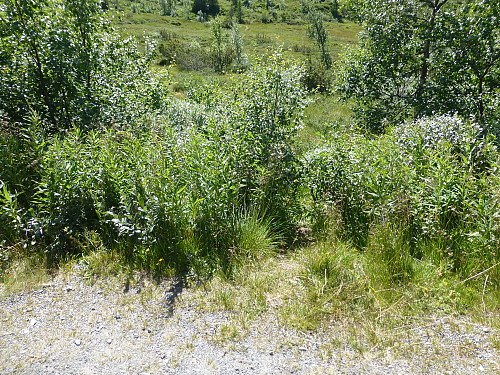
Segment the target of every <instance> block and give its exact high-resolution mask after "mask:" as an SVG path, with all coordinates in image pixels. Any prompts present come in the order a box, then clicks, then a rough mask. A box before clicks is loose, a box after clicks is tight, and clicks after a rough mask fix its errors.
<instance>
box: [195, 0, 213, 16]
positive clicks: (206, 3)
mask: <svg viewBox="0 0 500 375" xmlns="http://www.w3.org/2000/svg"><path fill="white" fill-rule="evenodd" d="M200 10H201V11H202V12H203V13H205V14H209V15H211V16H216V15H217V14H219V12H220V7H219V2H218V1H217V0H194V1H193V7H192V9H191V12H193V13H194V14H197V13H198V12H199V11H200Z"/></svg>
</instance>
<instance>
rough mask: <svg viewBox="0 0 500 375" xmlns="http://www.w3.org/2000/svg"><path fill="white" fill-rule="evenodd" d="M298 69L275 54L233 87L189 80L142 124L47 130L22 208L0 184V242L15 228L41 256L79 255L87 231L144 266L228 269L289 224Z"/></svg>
mask: <svg viewBox="0 0 500 375" xmlns="http://www.w3.org/2000/svg"><path fill="white" fill-rule="evenodd" d="M302 74H303V70H302V68H300V67H297V66H295V65H293V64H291V63H290V62H288V61H286V60H285V59H283V57H282V56H281V55H280V54H275V55H273V56H270V57H269V58H268V61H267V62H266V63H263V62H261V63H260V64H257V65H255V66H254V67H253V68H252V69H251V70H250V71H249V72H248V73H246V74H245V75H242V76H240V77H239V78H238V80H236V79H235V82H234V85H232V88H236V89H237V90H233V91H231V92H229V93H224V92H223V91H220V90H219V89H220V88H221V87H219V86H214V87H212V88H211V89H210V88H209V87H199V88H192V89H191V90H190V92H189V95H190V96H191V98H192V99H191V100H174V99H172V100H171V101H170V103H168V104H166V105H167V106H166V108H165V110H164V112H163V113H162V114H157V115H155V116H154V117H153V114H151V115H150V117H147V118H145V117H143V118H142V122H141V123H134V122H132V121H127V125H126V126H124V125H123V126H121V127H118V126H116V127H112V128H109V129H102V130H99V131H91V132H83V131H81V130H78V129H73V130H71V131H69V132H67V134H66V135H65V137H64V138H61V139H58V138H55V139H53V140H51V141H50V144H49V145H47V146H45V147H46V150H44V152H43V154H42V155H40V160H39V163H40V169H39V174H38V179H37V180H36V181H35V183H34V186H35V187H36V194H35V195H34V199H33V198H31V199H30V201H28V203H29V210H27V209H23V207H19V205H18V203H17V200H16V195H15V194H12V193H10V192H9V190H7V189H6V188H5V187H4V189H3V196H2V201H1V204H0V207H1V209H2V211H1V214H2V216H1V220H2V223H4V224H5V226H4V227H3V228H5V231H6V232H8V233H6V234H5V236H7V235H9V236H12V237H13V240H11V239H10V237H9V238H7V237H6V240H7V239H8V241H9V244H10V243H11V242H12V241H14V240H16V237H17V236H16V234H15V231H17V230H19V228H22V229H23V231H24V232H25V237H26V238H25V243H27V244H28V245H29V247H30V248H31V247H34V248H43V249H44V251H45V253H46V254H47V257H48V261H49V264H51V262H57V261H58V260H60V259H64V258H65V257H66V256H67V255H68V254H75V253H80V252H81V251H82V250H83V248H84V245H82V244H83V243H85V241H86V238H87V237H86V236H87V235H86V233H89V232H93V233H96V235H98V236H99V237H100V238H101V239H102V241H103V242H104V245H105V247H106V248H108V249H114V250H116V251H119V252H120V254H123V257H124V259H129V260H130V261H131V262H132V263H134V262H135V263H137V264H140V265H141V267H144V268H147V269H149V270H150V271H152V272H158V273H161V272H163V271H162V270H165V269H169V268H174V269H176V270H178V271H186V270H192V271H193V272H195V273H197V274H200V275H208V274H210V273H212V272H214V271H216V270H220V271H221V272H222V273H224V274H226V275H230V274H231V272H232V271H233V269H234V266H235V265H237V264H241V263H244V262H245V259H250V258H251V259H258V258H260V256H261V255H262V254H267V253H270V252H272V251H274V248H275V243H276V240H275V238H277V235H278V234H281V233H282V232H284V231H285V230H286V229H287V228H290V227H291V226H292V225H293V222H292V214H291V212H290V208H291V207H293V205H294V204H295V199H294V192H295V187H294V185H293V183H294V173H295V170H294V162H295V158H294V155H293V152H292V143H293V140H294V135H295V133H296V130H297V128H298V126H299V124H300V119H301V116H302V113H303V110H304V107H305V105H306V103H307V99H306V93H305V91H304V89H303V88H302V85H301V79H302V77H301V75H302ZM207 89H208V90H207ZM270 95H271V96H270ZM138 105H140V103H139V104H138ZM9 244H7V242H5V246H7V245H9ZM146 249H147V251H146ZM160 259H161V260H160Z"/></svg>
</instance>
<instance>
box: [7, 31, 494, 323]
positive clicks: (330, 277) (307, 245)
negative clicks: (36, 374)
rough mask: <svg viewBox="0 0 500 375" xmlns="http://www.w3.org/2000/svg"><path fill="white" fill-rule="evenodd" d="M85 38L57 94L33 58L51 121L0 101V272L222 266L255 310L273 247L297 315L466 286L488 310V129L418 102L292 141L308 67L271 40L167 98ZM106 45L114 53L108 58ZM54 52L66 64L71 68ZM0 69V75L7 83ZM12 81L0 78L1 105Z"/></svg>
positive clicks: (181, 271) (464, 294)
mask: <svg viewBox="0 0 500 375" xmlns="http://www.w3.org/2000/svg"><path fill="white" fill-rule="evenodd" d="M68 30H69V29H68ZM52 37H53V35H52V34H50V35H49V36H47V38H49V39H50V38H52ZM101 42H102V44H99V45H97V44H96V46H95V48H103V50H105V51H107V52H108V53H109V54H108V55H104V57H103V60H102V61H100V62H96V65H93V66H92V69H91V70H89V71H88V74H89V77H91V78H92V79H90V78H89V79H88V82H90V83H91V84H90V83H89V85H90V86H85V85H84V86H79V85H75V86H74V88H75V92H73V91H72V94H74V95H73V96H72V98H73V99H72V100H70V101H69V102H68V103H70V104H68V103H66V104H64V103H62V102H60V101H58V100H59V99H57V100H56V99H55V98H59V96H58V95H59V94H60V93H61V92H64V90H62V89H61V86H59V85H58V84H57V82H58V79H59V77H60V75H59V73H60V72H59V71H58V70H57V69H55V70H53V71H50V70H48V71H49V73H51V74H48V75H47V76H46V77H47V79H50V82H51V84H52V86H51V88H52V89H53V91H51V93H50V94H52V95H53V99H54V108H55V109H56V112H55V113H56V115H57V116H56V118H59V117H60V118H64V119H65V121H64V124H62V125H61V126H60V127H59V128H57V122H56V123H53V122H51V117H52V116H49V112H50V111H48V108H47V106H46V104H45V103H44V102H43V101H42V100H41V99H40V98H39V97H38V99H36V100H35V99H32V100H33V103H32V104H33V105H29V104H30V103H28V105H27V106H26V108H24V107H23V108H24V110H23V111H21V112H20V111H17V112H16V111H14V112H12V113H16V114H17V115H18V116H19V118H15V119H14V118H13V117H12V116H9V112H3V113H0V114H1V115H2V118H1V121H2V122H1V133H0V165H1V166H2V168H1V169H0V251H1V253H0V256H1V257H0V270H1V276H2V278H3V279H4V280H8V279H9V278H10V277H12V275H15V274H16V271H15V268H16V266H17V265H18V264H19V261H20V260H22V259H29V260H30V262H31V261H32V260H33V259H37V260H38V261H40V262H41V263H42V264H43V266H44V267H46V268H49V269H54V268H57V267H59V266H61V265H62V264H64V263H65V262H67V261H68V260H71V259H77V260H81V259H83V261H82V262H83V263H86V264H87V266H88V267H89V269H93V270H98V269H99V262H109V263H118V264H121V265H122V266H123V268H124V269H127V270H128V271H130V270H141V271H147V272H150V273H151V274H153V275H156V276H158V277H161V276H165V275H174V274H175V275H179V276H186V275H190V276H193V277H197V278H202V279H205V280H207V279H212V280H219V279H222V280H226V281H227V280H229V281H231V280H232V281H235V282H236V283H240V284H241V285H244V286H246V287H247V290H249V291H250V292H249V293H250V294H251V296H250V297H249V298H248V301H250V302H248V303H253V305H252V306H261V307H262V308H263V309H265V307H266V306H267V302H266V297H265V293H271V294H272V291H271V289H272V288H274V289H276V288H281V285H282V284H280V283H281V281H280V278H281V277H282V276H280V275H281V274H280V275H278V274H277V273H276V272H278V271H277V270H275V271H276V272H275V273H273V272H268V273H266V272H267V271H266V267H264V266H263V267H264V268H263V274H262V275H258V270H256V268H258V267H260V265H266V264H269V263H271V264H272V263H273V259H274V260H275V259H277V258H276V257H274V258H273V255H275V254H276V253H278V252H281V253H283V254H286V256H287V257H289V259H290V262H292V263H293V264H294V265H295V266H294V267H295V268H293V269H291V270H290V275H293V276H294V278H295V279H296V280H298V281H297V284H296V290H294V289H293V288H292V289H290V290H289V289H286V288H285V289H283V290H282V291H283V294H282V295H281V296H279V298H285V299H287V301H288V302H289V303H288V304H285V307H283V309H282V310H281V313H282V314H283V316H284V319H285V320H287V321H292V322H294V324H296V325H298V326H302V327H303V328H312V327H313V326H315V324H316V323H317V322H319V321H321V319H323V318H324V317H326V316H332V315H333V316H336V314H342V313H343V312H346V311H354V310H356V309H360V311H361V310H362V311H366V309H368V310H370V309H372V310H371V311H376V310H378V311H381V310H384V309H386V308H387V306H393V305H391V304H393V303H394V301H395V300H397V301H400V300H403V301H406V306H410V307H411V308H412V309H419V308H432V307H435V306H436V305H433V301H438V300H439V301H441V300H442V299H443V298H444V299H445V301H444V302H443V303H438V304H437V306H440V307H442V306H444V305H450V304H451V305H453V306H454V308H456V307H459V308H469V307H471V306H473V305H474V304H477V301H478V300H479V299H481V298H482V299H481V301H482V303H483V305H484V307H485V309H486V302H487V303H488V304H490V305H491V306H492V307H494V308H496V307H497V305H496V302H494V299H493V298H490V297H489V296H491V295H494V293H495V291H496V290H497V289H498V286H499V285H500V267H499V264H500V254H499V245H500V244H499V241H500V204H499V203H500V201H499V199H500V196H499V190H500V181H499V177H500V176H499V153H498V149H497V143H498V141H497V139H496V138H495V136H494V135H493V134H492V133H494V132H492V131H491V130H492V128H491V127H489V128H488V129H483V128H482V126H481V125H480V124H479V122H476V121H473V120H470V119H463V118H460V117H459V116H457V115H440V116H438V115H435V116H430V117H421V118H419V119H417V120H414V119H408V120H407V121H405V122H402V123H400V124H393V126H392V127H389V126H387V128H386V129H385V131H384V132H382V133H380V134H376V135H375V134H371V133H367V132H366V131H361V130H359V129H358V128H357V127H356V126H355V124H353V122H352V121H351V118H350V117H349V116H345V115H340V116H339V118H342V121H337V122H336V123H333V122H329V123H328V121H326V120H324V119H321V120H315V119H307V121H308V124H309V125H308V129H305V130H306V132H301V133H300V134H307V131H310V132H314V131H316V132H317V133H318V134H314V136H311V139H299V138H298V136H297V134H299V130H300V129H301V128H302V127H303V126H304V114H305V112H306V109H307V107H308V105H309V104H311V101H312V100H311V96H310V94H309V93H308V91H307V90H306V89H305V87H304V82H305V81H307V79H308V77H309V78H310V74H309V76H308V72H307V69H306V68H304V65H303V64H301V63H298V62H296V61H293V60H291V59H289V58H288V57H287V55H286V53H284V52H283V51H282V50H280V49H278V50H277V51H275V52H273V53H270V54H268V55H266V56H262V57H255V58H254V59H253V60H252V63H251V64H250V65H249V66H247V67H246V70H245V71H244V72H240V73H237V74H234V75H226V76H225V77H224V78H223V79H217V78H214V79H211V80H210V79H208V80H206V82H208V83H201V80H200V81H196V80H194V79H193V80H190V81H186V84H185V86H186V87H184V88H183V91H184V93H183V94H184V95H185V97H183V98H182V99H180V98H178V97H177V96H175V95H173V94H171V93H169V92H168V90H167V87H168V85H169V83H170V81H169V79H168V77H166V76H165V74H164V71H158V69H154V70H152V69H151V67H150V64H151V62H152V59H151V58H150V56H149V57H148V58H144V59H142V58H138V57H139V56H140V54H139V52H137V50H136V49H134V48H135V47H133V43H132V42H130V41H129V42H127V43H128V44H127V43H125V44H122V42H119V41H118V39H112V38H111V39H109V38H103V39H102V40H101ZM103 46H104V47H105V48H104V47H103ZM115 47H116V48H115ZM110 51H111V52H110ZM113 51H114V52H113ZM124 51H133V54H128V53H125V52H124ZM115 52H116V53H118V54H119V57H120V58H121V59H122V60H121V61H122V62H123V64H115V63H113V62H112V60H113V59H111V57H113V56H114V55H113V53H115ZM44 53H46V54H47V55H48V54H50V48H49V50H47V51H45V52H44ZM26 56H28V55H26V54H24V55H23V54H22V53H20V54H19V56H18V57H19V61H18V63H20V64H21V63H22V61H23V60H22V58H23V57H25V58H26V64H25V65H22V64H21V65H22V66H24V68H25V72H26V76H27V77H29V78H30V79H29V80H28V81H27V82H26V85H29V84H30V83H31V82H32V81H33V82H34V81H36V70H32V71H30V69H34V68H33V66H30V64H29V58H28V57H26ZM115 57H116V56H115ZM106 58H110V60H109V61H107V60H106ZM16 61H17V60H16ZM49 63H50V61H48V62H44V64H47V65H49ZM68 64H69V65H68V67H67V70H65V71H66V72H67V71H71V69H75V71H77V72H79V70H78V69H81V66H80V65H72V64H71V63H68ZM99 64H102V65H99ZM70 68H71V69H70ZM52 73H53V74H52ZM80 73H81V72H80ZM9 74H11V75H10V76H8V77H7V76H6V77H7V78H8V79H4V80H3V81H2V84H4V85H10V84H12V82H14V81H16V80H17V78H18V77H17V76H16V75H15V71H14V70H9ZM75 80H76V78H75ZM16 82H17V81H16ZM92 85H93V86H92ZM16 87H17V86H16ZM71 87H73V86H71ZM88 87H96V88H97V87H99V90H97V92H96V94H95V95H93V96H92V97H91V99H92V100H90V99H89V101H87V102H86V103H84V104H86V105H88V104H89V103H91V104H92V105H91V106H90V108H91V109H92V113H90V114H89V116H83V115H82V113H84V112H86V108H87V107H85V106H84V107H79V106H78V103H77V99H78V98H79V95H78V92H79V91H78V90H80V89H81V90H83V91H85V90H87V89H88ZM21 91H22V90H21ZM21 91H18V92H12V94H13V95H14V94H16V95H14V96H15V100H14V101H15V103H17V105H19V106H21V104H19V103H21V102H22V100H23V95H22V92H21ZM47 95H48V94H47ZM34 98H36V95H34ZM48 98H50V95H48ZM89 98H90V97H89ZM30 100H31V99H30ZM37 100H38V101H37ZM321 100H324V98H321V99H320V101H321ZM4 102H5V103H7V99H5V98H4ZM5 103H3V104H5ZM66 105H68V107H66ZM327 107H328V108H330V106H329V105H327ZM3 108H5V110H7V109H8V106H6V105H5V106H4V107H3ZM68 108H69V109H71V110H70V111H69V110H67V109H68ZM330 115H331V114H330V113H327V115H326V117H327V118H328V116H330ZM315 121H316V122H315ZM327 123H328V124H327ZM313 128H314V129H313ZM311 129H313V130H311ZM319 133H321V134H319ZM96 254H100V256H96ZM103 254H107V256H104V255H103ZM89 262H90V264H89ZM266 262H267V263H266ZM297 265H298V266H297ZM116 269H117V268H114V267H113V270H114V271H116ZM249 270H250V271H251V272H254V273H253V276H249V274H248V272H249ZM252 270H253V271H252ZM285 271H286V270H285ZM117 272H118V271H117ZM96 273H99V272H98V271H96ZM256 274H257V276H255V275H256ZM266 275H267V276H266ZM214 276H215V278H214ZM268 276H269V277H270V278H269V277H268ZM259 277H261V278H262V280H263V281H262V283H263V284H262V285H260V286H259V284H255V281H256V280H258V279H259ZM273 277H275V278H276V280H274V281H276V283H273V280H272V278H273ZM295 279H294V280H295ZM252 280H253V281H252ZM483 280H484V281H483ZM252 283H253V284H252ZM214 285H215V284H214ZM294 285H295V284H294ZM283 288H284V287H283ZM257 289H259V290H260V291H257ZM486 291H488V293H489V292H490V291H491V294H486V299H485V292H486ZM252 293H253V294H252ZM443 296H445V297H443ZM358 297H359V298H358ZM221 298H222V297H221ZM485 301H486V302H485ZM419 306H420V307H419ZM363 309H365V310H363ZM356 311H357V310H356ZM454 311H456V310H454Z"/></svg>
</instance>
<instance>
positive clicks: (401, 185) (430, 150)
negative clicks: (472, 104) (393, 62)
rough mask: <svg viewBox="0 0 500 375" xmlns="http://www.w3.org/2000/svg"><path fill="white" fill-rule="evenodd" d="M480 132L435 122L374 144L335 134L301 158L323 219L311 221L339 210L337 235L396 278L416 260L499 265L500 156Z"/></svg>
mask: <svg viewBox="0 0 500 375" xmlns="http://www.w3.org/2000/svg"><path fill="white" fill-rule="evenodd" d="M482 133H483V132H482V130H481V129H480V128H479V127H478V126H477V125H475V124H473V123H466V122H463V121H462V120H460V119H458V118H456V117H450V116H437V117H433V118H426V119H421V120H418V121H416V122H414V123H411V124H405V125H401V126H400V127H397V128H396V129H394V131H393V132H392V133H391V134H388V135H384V136H380V137H376V138H372V139H366V138H364V137H337V138H336V139H335V141H333V142H331V144H330V145H329V146H328V147H323V148H321V149H317V150H313V151H311V152H310V153H308V154H306V155H305V157H304V159H303V181H304V184H305V186H307V187H309V188H310V190H311V196H312V198H313V201H314V202H315V207H316V208H317V209H318V211H317V212H318V213H319V215H318V216H316V217H313V219H314V220H316V221H317V222H318V221H319V222H321V220H323V222H324V218H325V216H327V215H328V214H329V213H330V212H332V210H333V212H334V213H335V212H336V213H337V214H338V215H339V217H340V219H341V220H340V224H341V228H340V229H341V230H340V233H341V234H342V235H344V236H346V237H347V238H350V239H351V240H352V241H353V242H354V244H356V245H357V246H358V247H360V248H366V249H367V251H368V252H370V254H372V256H373V257H375V258H377V259H379V260H378V262H382V263H384V264H387V266H386V267H385V269H386V270H387V271H388V272H389V273H390V275H389V277H390V278H391V279H392V280H394V279H395V278H396V279H401V278H402V279H405V278H406V277H407V276H408V275H410V274H411V261H410V260H409V259H410V258H417V259H422V258H425V259H428V260H429V261H432V262H433V263H434V264H435V265H436V266H440V267H441V265H443V264H446V265H447V266H446V267H447V269H449V270H451V271H454V272H459V273H461V274H463V275H470V274H472V273H473V272H476V271H477V272H479V270H481V269H486V268H488V267H491V266H493V265H494V264H496V262H498V260H499V255H498V251H497V249H498V244H499V241H500V226H499V224H500V209H499V196H498V191H497V190H498V185H497V184H498V176H497V175H496V171H497V165H498V153H497V151H496V147H495V145H494V139H493V138H491V137H488V136H486V137H485V136H484V135H483V134H482ZM342 194H344V201H342ZM339 197H341V198H339ZM341 202H348V203H347V204H345V203H344V204H342V203H341ZM333 224H334V225H335V224H336V225H338V224H339V221H335V222H334V223H333ZM365 246H366V247H365ZM495 275H496V276H495V277H494V278H492V279H494V280H495V281H496V282H498V281H500V279H499V278H498V273H496V274H495Z"/></svg>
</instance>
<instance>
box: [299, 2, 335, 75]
mask: <svg viewBox="0 0 500 375" xmlns="http://www.w3.org/2000/svg"><path fill="white" fill-rule="evenodd" d="M302 6H303V12H304V13H305V14H306V19H307V21H308V22H309V26H308V28H307V34H308V36H309V38H311V39H313V40H314V41H315V42H316V44H317V45H318V48H319V49H320V51H321V61H322V62H323V64H324V65H325V68H326V69H327V70H328V69H330V68H331V66H332V57H331V56H330V53H329V52H328V48H327V42H328V32H327V31H326V28H325V25H324V24H323V14H321V13H319V12H318V11H317V10H316V9H315V8H314V7H313V4H312V3H310V2H309V1H304V2H303V3H302Z"/></svg>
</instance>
